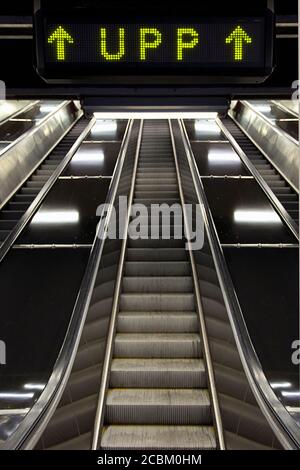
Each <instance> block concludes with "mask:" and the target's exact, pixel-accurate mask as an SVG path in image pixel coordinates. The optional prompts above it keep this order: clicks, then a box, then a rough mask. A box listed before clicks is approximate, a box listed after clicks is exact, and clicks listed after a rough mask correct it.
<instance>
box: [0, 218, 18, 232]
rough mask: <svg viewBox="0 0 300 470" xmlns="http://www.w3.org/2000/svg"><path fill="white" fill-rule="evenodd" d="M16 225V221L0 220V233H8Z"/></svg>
mask: <svg viewBox="0 0 300 470" xmlns="http://www.w3.org/2000/svg"><path fill="white" fill-rule="evenodd" d="M16 223H17V220H11V219H10V220H0V230H1V231H10V230H12V229H13V228H14V227H15V225H16Z"/></svg>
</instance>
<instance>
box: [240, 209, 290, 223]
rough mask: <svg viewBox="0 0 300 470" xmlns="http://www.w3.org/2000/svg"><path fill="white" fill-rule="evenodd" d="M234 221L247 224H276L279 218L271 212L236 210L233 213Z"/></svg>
mask: <svg viewBox="0 0 300 470" xmlns="http://www.w3.org/2000/svg"><path fill="white" fill-rule="evenodd" d="M234 221H235V222H239V223H249V224H256V223H258V224H259V223H262V224H278V223H281V219H280V217H279V216H278V215H277V214H276V212H275V211H272V210H236V211H234Z"/></svg>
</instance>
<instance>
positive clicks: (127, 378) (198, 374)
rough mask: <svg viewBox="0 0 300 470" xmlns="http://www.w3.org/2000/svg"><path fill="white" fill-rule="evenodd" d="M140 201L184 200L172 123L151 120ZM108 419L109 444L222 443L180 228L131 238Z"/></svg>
mask: <svg viewBox="0 0 300 470" xmlns="http://www.w3.org/2000/svg"><path fill="white" fill-rule="evenodd" d="M133 203H134V204H144V205H145V206H146V207H150V205H151V204H162V203H167V204H169V205H173V204H180V196H179V191H178V183H177V176H176V168H175V162H174V156H173V151H172V144H171V138H170V133H169V129H168V122H167V121H162V122H161V121H156V122H155V121H154V122H153V121H146V123H145V126H144V130H143V140H142V145H141V150H140V158H139V163H138V169H137V175H136V187H135V194H134V200H133ZM145 224H146V226H148V220H145ZM174 224H176V219H173V228H174ZM160 228H162V227H161V226H160ZM141 229H142V227H141ZM160 237H161V233H160ZM104 419H105V427H104V432H103V435H102V438H101V448H104V449H112V448H130V447H133V446H134V447H135V448H156V449H158V448H195V449H199V448H201V449H214V448H216V437H215V433H214V429H213V425H212V415H211V405H210V396H209V391H208V389H207V379H206V373H205V366H204V362H203V352H202V346H201V339H200V335H199V322H198V317H197V313H196V304H195V298H194V287H193V278H192V273H191V268H190V264H189V260H188V252H187V251H186V250H185V240H184V239H183V238H182V239H181V240H176V239H174V233H173V234H172V235H171V239H170V240H164V239H162V238H159V239H158V240H153V239H148V240H142V239H140V240H131V239H128V243H127V254H126V261H125V267H124V276H123V286H122V292H121V297H120V311H119V315H118V320H117V332H116V337H115V344H114V356H113V360H112V364H111V377H110V385H109V390H108V393H107V401H106V411H105V418H104Z"/></svg>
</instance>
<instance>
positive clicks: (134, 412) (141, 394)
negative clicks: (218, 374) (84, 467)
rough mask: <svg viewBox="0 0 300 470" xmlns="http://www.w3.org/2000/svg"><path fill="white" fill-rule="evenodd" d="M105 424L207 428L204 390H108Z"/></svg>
mask: <svg viewBox="0 0 300 470" xmlns="http://www.w3.org/2000/svg"><path fill="white" fill-rule="evenodd" d="M106 423H108V424H118V425H120V424H172V425H182V424H188V425H192V424H198V425H199V424H210V423H211V410H210V400H209V395H208V391H207V390H201V389H180V388H176V389H167V388H166V389H156V388H146V389H144V388H143V389H141V388H140V389H138V388H126V389H110V390H109V391H108V394H107V401H106Z"/></svg>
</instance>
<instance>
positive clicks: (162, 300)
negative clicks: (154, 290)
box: [120, 293, 195, 312]
mask: <svg viewBox="0 0 300 470" xmlns="http://www.w3.org/2000/svg"><path fill="white" fill-rule="evenodd" d="M120 309H121V310H124V311H135V312H137V311H143V310H148V311H159V312H161V311H178V310H180V311H182V310H183V311H194V310H195V299H194V294H193V293H180V294H121V299H120Z"/></svg>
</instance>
